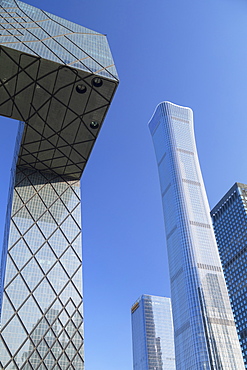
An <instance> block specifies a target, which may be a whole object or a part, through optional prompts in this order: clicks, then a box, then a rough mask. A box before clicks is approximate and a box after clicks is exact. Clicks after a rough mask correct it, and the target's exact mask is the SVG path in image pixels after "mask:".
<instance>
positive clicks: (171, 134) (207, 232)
mask: <svg viewBox="0 0 247 370" xmlns="http://www.w3.org/2000/svg"><path fill="white" fill-rule="evenodd" d="M149 128H150V131H151V134H152V137H153V142H154V148H155V153H156V159H157V163H158V170H159V177H160V186H161V194H162V202H163V211H164V220H165V230H166V240H167V250H168V260H169V272H170V282H171V300H172V312H173V322H174V340H175V353H176V368H177V370H186V369H190V370H199V369H224V370H225V369H229V370H230V369H231V370H232V369H244V363H243V358H242V354H241V349H240V345H239V341H238V336H237V332H236V327H235V323H234V318H233V314H232V309H231V305H230V300H229V297H228V292H227V288H226V284H225V279H224V274H223V271H222V267H221V262H220V257H219V253H218V248H217V245H216V241H215V237H214V232H213V227H212V223H211V218H210V210H209V205H208V201H207V196H206V192H205V187H204V183H203V179H202V174H201V170H200V165H199V160H198V155H197V149H196V143H195V138H194V129H193V112H192V110H191V109H189V108H185V107H180V106H178V105H175V104H172V103H169V102H163V103H160V104H159V105H158V107H157V108H156V110H155V112H154V115H153V117H152V118H151V120H150V122H149Z"/></svg>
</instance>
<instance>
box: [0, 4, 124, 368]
mask: <svg viewBox="0 0 247 370" xmlns="http://www.w3.org/2000/svg"><path fill="white" fill-rule="evenodd" d="M0 15H1V23H0V114H1V115H3V116H7V117H11V118H13V119H17V120H20V121H21V123H20V128H19V134H18V138H17V144H16V151H15V158H14V166H13V173H12V179H11V189H10V195H9V205H8V217H7V221H6V230H5V239H4V248H3V252H2V256H1V271H0V272H1V292H0V293H1V294H0V299H1V301H0V309H1V306H2V311H0V312H1V332H0V367H1V366H2V367H3V368H5V369H10V368H13V367H15V368H16V369H31V368H32V369H33V368H34V369H36V368H38V367H39V366H41V364H42V366H43V367H42V368H44V369H52V368H56V369H65V368H67V367H69V368H71V369H83V363H84V360H83V325H82V323H83V318H82V279H81V276H82V271H81V249H82V246H81V203H80V182H79V180H80V177H81V175H82V172H83V169H84V167H85V165H86V162H87V160H88V157H89V155H90V152H91V150H92V148H93V145H94V142H95V140H96V138H97V135H98V133H99V130H100V128H101V126H102V123H103V120H104V117H105V115H106V113H107V110H108V108H109V105H110V103H111V100H112V98H113V95H114V93H115V90H116V87H117V84H118V77H117V72H116V69H115V66H114V63H113V60H112V56H111V53H110V50H109V46H108V43H107V39H106V36H105V35H102V34H99V33H97V32H94V31H92V30H89V29H87V28H85V27H82V26H79V25H76V24H74V23H72V22H69V21H66V20H64V19H61V18H59V17H56V16H54V15H52V14H49V13H47V12H44V11H42V10H39V9H37V8H34V7H32V6H30V5H27V4H24V3H22V2H19V1H15V0H8V1H6V0H2V1H1V0H0ZM5 271H6V272H5ZM51 313H52V315H51ZM41 329H42V330H41ZM13 338H15V339H14V340H13ZM54 366H55V367H54Z"/></svg>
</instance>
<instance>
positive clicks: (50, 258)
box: [36, 243, 57, 273]
mask: <svg viewBox="0 0 247 370" xmlns="http://www.w3.org/2000/svg"><path fill="white" fill-rule="evenodd" d="M36 259H37V261H38V263H39V265H40V266H41V268H42V270H43V271H44V272H45V273H47V271H48V270H50V268H51V266H52V265H53V264H54V263H55V261H56V259H57V258H56V256H55V255H54V253H53V252H52V250H51V248H50V246H49V244H48V243H45V244H44V245H43V247H42V248H41V249H40V250H39V251H38V252H37V253H36Z"/></svg>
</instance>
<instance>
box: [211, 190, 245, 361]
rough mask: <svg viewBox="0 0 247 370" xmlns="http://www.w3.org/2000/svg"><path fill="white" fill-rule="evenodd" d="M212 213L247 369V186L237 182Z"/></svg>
mask: <svg viewBox="0 0 247 370" xmlns="http://www.w3.org/2000/svg"><path fill="white" fill-rule="evenodd" d="M211 216H212V220H213V225H214V232H215V236H216V241H217V244H218V248H219V252H220V258H221V262H222V267H223V271H224V275H225V279H226V283H227V288H228V293H229V295H230V298H231V304H232V309H233V313H234V318H235V322H236V326H237V331H238V335H239V340H240V343H241V346H242V352H243V357H244V362H245V368H247V312H246V306H247V285H246V281H247V270H246V266H247V185H245V184H240V183H235V184H234V185H233V186H232V187H231V189H230V190H229V191H228V192H227V193H226V194H225V195H224V197H223V198H222V199H221V200H220V201H219V203H217V205H216V206H215V207H214V208H213V209H212V211H211Z"/></svg>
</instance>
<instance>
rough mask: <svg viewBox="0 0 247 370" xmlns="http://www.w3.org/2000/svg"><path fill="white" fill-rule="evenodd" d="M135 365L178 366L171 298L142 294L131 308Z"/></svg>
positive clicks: (141, 369) (145, 369)
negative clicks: (176, 363) (176, 362)
mask: <svg viewBox="0 0 247 370" xmlns="http://www.w3.org/2000/svg"><path fill="white" fill-rule="evenodd" d="M131 321H132V344H133V369H134V370H175V368H176V367H175V353H174V335H173V322H172V309H171V300H170V298H166V297H157V296H153V295H146V294H145V295H142V296H141V297H140V298H139V299H138V300H137V301H136V302H135V303H134V304H133V306H132V308H131Z"/></svg>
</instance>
